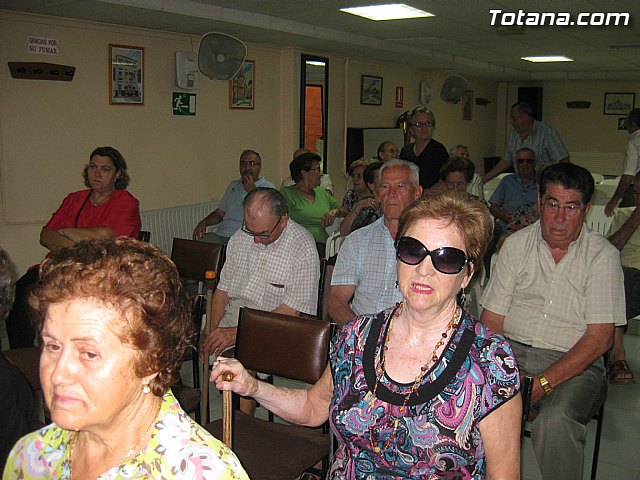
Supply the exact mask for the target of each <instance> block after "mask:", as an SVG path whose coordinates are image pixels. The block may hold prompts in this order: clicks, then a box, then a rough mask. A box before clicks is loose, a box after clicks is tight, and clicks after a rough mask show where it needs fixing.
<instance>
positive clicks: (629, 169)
mask: <svg viewBox="0 0 640 480" xmlns="http://www.w3.org/2000/svg"><path fill="white" fill-rule="evenodd" d="M627 132H629V141H628V142H627V148H625V150H624V161H623V163H622V175H621V176H620V181H619V182H618V187H617V188H616V191H615V192H614V194H613V197H611V200H609V202H607V205H606V207H604V213H605V214H606V215H607V216H608V217H610V216H611V215H613V210H614V209H615V208H616V207H617V206H618V202H620V200H621V199H622V202H621V203H620V206H621V207H630V206H633V205H634V204H635V202H633V193H632V191H631V189H630V188H629V187H630V186H631V184H632V183H633V177H634V176H635V174H636V173H638V172H639V171H640V108H634V109H633V110H631V111H630V112H629V115H627Z"/></svg>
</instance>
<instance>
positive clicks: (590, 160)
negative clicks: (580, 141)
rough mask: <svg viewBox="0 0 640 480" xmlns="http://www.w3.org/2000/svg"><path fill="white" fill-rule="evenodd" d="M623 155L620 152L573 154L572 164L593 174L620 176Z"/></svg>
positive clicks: (621, 151)
mask: <svg viewBox="0 0 640 480" xmlns="http://www.w3.org/2000/svg"><path fill="white" fill-rule="evenodd" d="M622 153H623V150H622V149H620V152H571V154H570V158H571V163H575V164H576V165H580V166H581V167H584V168H586V169H587V170H589V171H590V172H591V173H601V174H603V175H614V176H615V175H620V172H621V171H622Z"/></svg>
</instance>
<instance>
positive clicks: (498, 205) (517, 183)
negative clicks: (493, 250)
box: [489, 147, 538, 247]
mask: <svg viewBox="0 0 640 480" xmlns="http://www.w3.org/2000/svg"><path fill="white" fill-rule="evenodd" d="M515 163H516V173H513V174H511V175H507V176H506V177H504V178H503V179H502V181H501V182H500V183H499V184H498V188H496V190H495V192H493V194H492V195H491V198H490V199H489V203H490V204H491V206H490V207H489V210H490V211H491V214H492V215H493V216H494V217H495V218H496V227H495V234H494V238H495V239H496V241H498V247H499V246H500V244H501V242H502V241H504V237H503V236H505V235H508V234H510V233H513V232H514V231H515V230H517V229H519V228H522V227H526V226H527V225H528V224H530V223H533V222H534V221H535V220H537V218H538V212H537V210H536V206H537V203H538V187H537V185H536V169H535V165H536V157H535V153H534V152H533V150H531V149H530V148H526V147H524V148H521V149H520V150H518V151H517V152H516V161H515ZM527 219H528V220H527ZM501 237H502V240H501Z"/></svg>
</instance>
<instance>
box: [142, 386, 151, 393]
mask: <svg viewBox="0 0 640 480" xmlns="http://www.w3.org/2000/svg"><path fill="white" fill-rule="evenodd" d="M150 392H151V389H150V388H149V385H145V386H144V387H142V393H150Z"/></svg>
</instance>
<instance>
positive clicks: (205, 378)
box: [200, 270, 217, 425]
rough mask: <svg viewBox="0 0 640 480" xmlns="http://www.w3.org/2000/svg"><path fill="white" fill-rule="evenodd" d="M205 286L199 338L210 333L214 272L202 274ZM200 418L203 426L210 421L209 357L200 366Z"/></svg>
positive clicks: (209, 271) (214, 283)
mask: <svg viewBox="0 0 640 480" xmlns="http://www.w3.org/2000/svg"><path fill="white" fill-rule="evenodd" d="M204 278H205V282H206V285H207V313H206V315H205V321H204V325H203V326H202V329H201V331H200V338H207V335H209V332H210V331H211V304H212V303H213V291H214V290H215V289H216V278H217V275H216V272H215V271H213V270H207V271H206V272H205V274H204ZM200 388H201V390H200V418H201V420H200V421H201V422H203V423H202V424H203V425H205V424H207V423H209V421H210V415H209V355H207V356H206V358H205V359H204V361H203V362H202V365H201V366H200Z"/></svg>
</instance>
